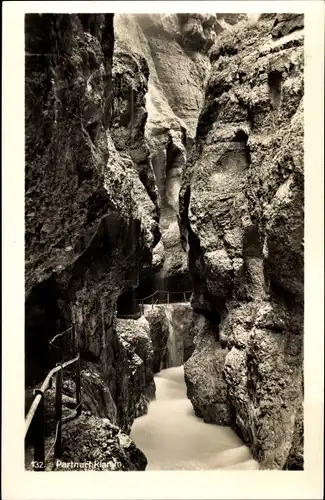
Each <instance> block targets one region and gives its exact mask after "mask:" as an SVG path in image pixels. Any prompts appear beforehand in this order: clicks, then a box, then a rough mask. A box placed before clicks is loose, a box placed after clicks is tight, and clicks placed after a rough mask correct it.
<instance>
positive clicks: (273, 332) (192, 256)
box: [180, 14, 304, 469]
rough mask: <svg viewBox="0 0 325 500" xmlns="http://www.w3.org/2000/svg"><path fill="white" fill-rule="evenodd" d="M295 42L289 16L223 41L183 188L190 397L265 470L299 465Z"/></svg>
mask: <svg viewBox="0 0 325 500" xmlns="http://www.w3.org/2000/svg"><path fill="white" fill-rule="evenodd" d="M303 37H304V31H303V16H301V15H300V16H299V15H293V14H291V15H289V14H281V15H278V16H276V15H275V14H266V15H261V16H260V17H259V19H258V20H254V21H252V20H250V21H248V22H243V23H241V24H239V25H237V29H236V30H234V31H232V32H224V33H222V34H220V36H219V39H218V41H217V43H216V44H215V46H214V47H213V48H212V51H211V63H212V69H211V74H210V77H209V81H208V83H207V88H206V94H205V101H204V105H203V108H202V111H201V114H200V118H199V122H198V127H197V134H196V139H195V145H194V149H193V151H192V154H191V157H190V159H189V162H188V164H187V167H186V170H185V173H184V176H183V181H182V187H181V193H180V205H181V208H180V211H181V226H182V238H183V241H184V244H188V246H189V269H190V273H191V276H192V279H193V286H194V292H193V298H192V306H193V308H194V309H195V311H196V312H197V315H198V321H197V327H196V328H197V335H196V346H195V351H194V353H193V355H192V356H191V358H190V359H189V360H188V361H187V363H186V365H185V377H186V382H187V386H188V395H189V397H190V399H191V401H192V403H193V406H194V408H195V411H196V413H197V415H199V416H201V417H202V418H204V420H205V421H207V422H213V423H217V424H225V425H229V424H230V425H232V426H233V427H235V428H236V429H237V430H238V431H239V432H240V434H241V435H242V437H243V438H244V440H245V441H246V442H247V443H249V445H250V446H251V449H252V451H253V454H254V456H255V458H257V459H258V460H259V462H260V464H261V468H270V469H282V468H298V469H299V468H302V467H303V458H302V457H303V451H302V450H303V378H302V376H303V324H304V319H303V318H304V315H303V310H304V306H303V300H304V293H303V284H304V259H303V247H304V243H303V237H304V215H303V206H304V173H303V171H304V168H303V167H304V154H303V94H304V80H303V64H304V54H303V40H304V38H303Z"/></svg>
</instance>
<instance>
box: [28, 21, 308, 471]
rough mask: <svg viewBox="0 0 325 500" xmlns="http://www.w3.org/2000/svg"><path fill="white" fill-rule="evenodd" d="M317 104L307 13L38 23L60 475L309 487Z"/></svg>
mask: <svg viewBox="0 0 325 500" xmlns="http://www.w3.org/2000/svg"><path fill="white" fill-rule="evenodd" d="M303 95H304V16H303V15H300V14H299V15H298V14H259V15H248V14H184V13H182V14H141V15H140V14H78V15H77V14H27V15H26V16H25V402H26V404H25V416H26V421H29V416H30V415H31V412H32V409H33V401H34V402H35V397H37V394H40V393H39V392H38V393H37V390H38V391H39V390H40V387H41V386H42V383H43V381H44V380H45V379H46V376H47V374H48V373H49V372H50V370H52V369H53V368H54V367H61V368H62V366H63V364H64V363H66V362H68V361H69V360H71V359H73V358H74V356H76V355H77V358H76V359H78V361H77V364H76V365H75V364H69V365H67V366H66V367H65V368H64V370H63V369H62V372H60V373H62V378H60V377H61V375H60V376H59V377H57V378H55V377H53V380H52V378H51V383H49V387H48V389H47V390H46V392H44V394H43V393H42V394H41V397H42V405H41V406H40V407H41V408H42V412H43V413H42V416H43V417H42V418H44V422H43V420H42V421H41V422H43V423H41V426H43V427H44V428H43V427H42V432H41V435H42V436H43V437H42V439H43V441H44V443H43V447H44V449H43V456H44V464H43V465H44V467H42V470H43V469H44V470H46V471H51V470H67V466H66V465H65V464H68V463H75V464H81V463H85V462H88V463H92V464H97V465H96V467H97V469H98V470H112V471H113V470H121V471H145V470H219V469H238V470H239V469H250V470H256V469H260V470H263V469H276V470H303V468H304V465H303V464H304V461H303V435H304V433H303V422H304V419H303V333H304V332H303V325H304V150H303V141H304V115H303ZM78 363H80V364H78ZM76 367H77V368H76ZM79 384H80V397H81V399H80V401H79V400H78V391H79ZM35 390H36V392H35ZM76 394H77V406H76V399H75V398H76ZM58 402H59V403H58ZM79 403H80V404H79ZM58 404H59V406H60V408H61V409H59V410H58ZM74 412H75V413H74ZM35 415H36V418H34V419H31V420H30V421H29V424H28V425H29V426H28V427H27V430H26V436H25V468H26V469H27V470H30V469H32V468H33V465H32V464H33V463H34V464H35V460H36V459H35V454H34V450H36V447H37V446H38V450H39V445H40V441H39V436H40V431H39V426H40V420H39V418H38V417H37V415H38V414H37V413H36V414H35ZM72 415H73V416H72ZM58 440H59V441H60V446H59V447H58V445H57V443H58ZM38 453H39V452H38ZM41 456H42V455H41ZM94 467H95V466H94ZM96 467H95V468H96ZM76 469H77V470H81V469H80V468H78V467H76ZM34 470H35V465H34ZM83 470H84V469H83Z"/></svg>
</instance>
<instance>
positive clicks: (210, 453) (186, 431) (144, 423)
mask: <svg viewBox="0 0 325 500" xmlns="http://www.w3.org/2000/svg"><path fill="white" fill-rule="evenodd" d="M155 383H156V400H155V401H152V402H151V403H150V405H149V410H148V414H147V415H143V416H142V417H140V418H137V419H136V420H135V421H134V423H133V426H132V430H131V438H132V439H133V440H134V442H135V443H136V444H137V446H138V447H139V448H140V449H141V450H142V451H143V452H144V454H145V455H146V457H147V460H148V465H147V469H146V470H216V469H237V470H239V469H246V470H254V469H255V470H256V469H258V464H257V462H256V461H255V460H253V459H252V456H251V453H250V450H249V448H248V447H247V446H245V445H244V444H243V442H242V441H241V439H240V438H239V437H238V436H237V435H236V434H235V433H234V432H233V431H232V430H231V429H230V428H229V427H222V426H218V425H211V424H206V423H205V422H203V420H201V419H199V418H197V417H196V416H195V414H194V411H193V407H192V404H191V402H190V401H189V400H188V399H187V396H186V385H185V381H184V367H183V366H179V367H176V368H168V369H167V370H162V371H161V372H160V373H158V374H157V375H156V376H155Z"/></svg>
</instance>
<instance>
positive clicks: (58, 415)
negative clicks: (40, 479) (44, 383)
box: [54, 370, 62, 458]
mask: <svg viewBox="0 0 325 500" xmlns="http://www.w3.org/2000/svg"><path fill="white" fill-rule="evenodd" d="M55 425H56V429H57V438H56V441H55V445H54V456H55V458H60V457H61V454H62V448H61V438H62V370H59V371H58V372H57V373H56V388H55Z"/></svg>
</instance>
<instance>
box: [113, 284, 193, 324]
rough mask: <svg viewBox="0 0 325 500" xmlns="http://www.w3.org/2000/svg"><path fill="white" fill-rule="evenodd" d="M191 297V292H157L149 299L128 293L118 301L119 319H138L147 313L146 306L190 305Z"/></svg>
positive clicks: (131, 292) (149, 296)
mask: <svg viewBox="0 0 325 500" xmlns="http://www.w3.org/2000/svg"><path fill="white" fill-rule="evenodd" d="M191 295H192V291H191V290H184V291H171V290H156V291H155V292H154V293H152V294H150V295H148V296H147V297H137V296H136V295H135V293H134V291H130V292H126V293H125V294H123V295H121V297H119V299H118V301H117V317H118V318H124V319H138V318H140V317H141V316H142V315H143V314H144V313H145V309H146V306H151V307H152V308H153V307H154V306H155V305H159V304H175V303H189V301H190V298H191Z"/></svg>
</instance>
